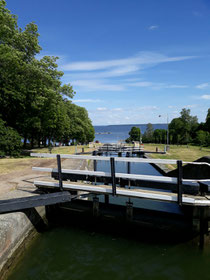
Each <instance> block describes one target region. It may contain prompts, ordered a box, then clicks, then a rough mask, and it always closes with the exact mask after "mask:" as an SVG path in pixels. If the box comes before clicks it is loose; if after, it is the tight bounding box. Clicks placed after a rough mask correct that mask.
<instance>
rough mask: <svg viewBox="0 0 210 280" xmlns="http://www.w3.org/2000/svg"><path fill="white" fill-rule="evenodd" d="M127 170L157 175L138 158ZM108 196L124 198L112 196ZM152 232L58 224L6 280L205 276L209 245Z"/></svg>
mask: <svg viewBox="0 0 210 280" xmlns="http://www.w3.org/2000/svg"><path fill="white" fill-rule="evenodd" d="M109 168H110V166H109V163H108V162H107V163H106V162H101V161H99V162H98V164H97V170H103V171H109V170H110V169H109ZM126 168H127V167H126V164H125V163H117V164H116V171H117V172H119V171H120V172H126V170H127V169H126ZM131 172H132V173H136V174H139V173H140V174H153V175H159V173H158V172H157V171H156V170H155V169H154V168H153V167H152V166H151V165H148V164H142V163H141V164H136V163H134V164H131ZM100 199H103V198H100ZM110 202H111V203H115V204H117V203H119V204H124V203H125V202H126V201H124V200H122V198H121V199H120V200H117V198H111V200H110ZM133 203H134V204H135V206H136V207H142V208H144V207H145V208H146V204H145V201H144V200H138V199H135V200H133ZM147 207H148V206H147ZM171 207H172V208H171ZM149 208H151V209H154V208H158V209H159V210H161V209H164V211H165V210H167V211H169V212H173V211H174V212H176V211H178V208H177V206H176V205H175V206H170V205H168V204H163V203H162V204H161V203H153V204H151V205H149ZM70 218H71V217H69V219H70ZM155 236H156V232H150V234H149V235H148V236H145V235H144V236H143V237H142V236H141V234H139V235H138V234H137V233H136V236H135V238H129V237H127V236H126V235H123V234H122V232H118V231H116V230H114V231H113V232H112V230H109V231H108V232H103V231H97V230H95V228H94V227H92V226H88V227H87V228H85V227H78V226H75V225H71V224H70V225H68V226H57V227H55V228H52V229H50V230H48V231H47V232H45V233H42V234H40V235H39V237H38V238H36V240H35V241H34V242H33V243H32V245H31V246H30V248H29V249H28V250H27V252H26V253H25V255H24V256H23V258H22V259H21V261H20V262H19V264H18V265H17V267H16V269H15V270H14V271H13V273H12V274H11V275H10V277H9V280H40V279H41V280H48V279H49V280H52V279H53V280H65V279H69V280H83V279H87V280H98V279H100V280H107V279H108V280H112V279H114V280H139V279H141V280H166V279H169V280H182V279H183V280H189V279H190V280H194V279H196V280H197V279H202V280H205V279H208V280H209V279H210V250H209V249H206V250H205V251H200V250H199V249H197V248H196V247H194V246H192V245H190V244H189V243H177V242H168V241H167V239H166V240H164V239H161V240H159V239H157V238H155Z"/></svg>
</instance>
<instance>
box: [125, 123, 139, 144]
mask: <svg viewBox="0 0 210 280" xmlns="http://www.w3.org/2000/svg"><path fill="white" fill-rule="evenodd" d="M129 135H130V137H129V138H127V139H126V142H127V143H129V142H133V141H140V137H141V130H140V128H139V127H136V126H133V127H132V128H131V130H130V132H129Z"/></svg>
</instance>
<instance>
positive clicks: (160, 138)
mask: <svg viewBox="0 0 210 280" xmlns="http://www.w3.org/2000/svg"><path fill="white" fill-rule="evenodd" d="M166 137H167V130H165V129H155V130H154V133H153V139H154V142H155V143H159V144H163V143H166Z"/></svg>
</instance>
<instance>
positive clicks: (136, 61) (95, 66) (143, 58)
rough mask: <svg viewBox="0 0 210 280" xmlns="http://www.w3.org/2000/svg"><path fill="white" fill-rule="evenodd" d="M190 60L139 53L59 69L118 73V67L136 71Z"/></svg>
mask: <svg viewBox="0 0 210 280" xmlns="http://www.w3.org/2000/svg"><path fill="white" fill-rule="evenodd" d="M192 58H195V56H175V57H168V56H166V55H163V54H160V53H155V52H140V53H139V54H137V55H136V56H134V57H128V58H123V59H115V60H104V61H81V62H72V63H68V64H64V65H62V66H61V68H62V70H64V71H96V70H104V69H110V68H114V69H115V70H116V68H117V69H118V71H120V69H119V67H123V68H124V69H126V68H127V67H131V66H133V67H134V66H136V67H137V68H138V69H140V68H144V67H145V66H149V65H150V66H151V65H154V64H158V63H164V62H173V61H183V60H186V59H192Z"/></svg>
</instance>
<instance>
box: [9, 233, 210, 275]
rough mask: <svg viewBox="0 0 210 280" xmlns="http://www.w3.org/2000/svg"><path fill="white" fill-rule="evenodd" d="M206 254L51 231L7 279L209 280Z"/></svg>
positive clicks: (209, 260) (184, 248)
mask: <svg viewBox="0 0 210 280" xmlns="http://www.w3.org/2000/svg"><path fill="white" fill-rule="evenodd" d="M209 275H210V252H209V251H207V252H203V253H202V252H201V251H199V250H198V249H195V248H193V247H190V246H187V245H185V244H179V245H171V244H164V243H160V244H159V243H155V242H153V241H152V240H151V241H150V242H148V241H147V242H145V241H141V240H138V241H136V240H132V239H125V238H122V237H118V236H116V235H105V234H102V233H97V234H96V233H94V232H87V231H85V230H79V229H75V228H71V227H66V228H65V227H63V228H55V229H53V230H51V231H48V232H46V233H44V234H42V235H41V236H40V237H39V238H38V239H36V241H35V242H34V243H33V244H32V246H31V247H30V249H28V251H27V253H26V254H25V256H24V259H23V260H22V261H21V263H20V264H19V265H18V267H17V268H16V270H15V271H14V272H13V274H12V275H11V276H10V278H9V280H40V279H41V280H52V279H53V280H65V279H69V280H84V279H87V280H98V279H100V280H107V279H108V280H112V279H115V280H128V279H130V280H139V279H141V280H166V279H170V280H198V279H203V280H207V279H208V280H209V279H210V277H209Z"/></svg>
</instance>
